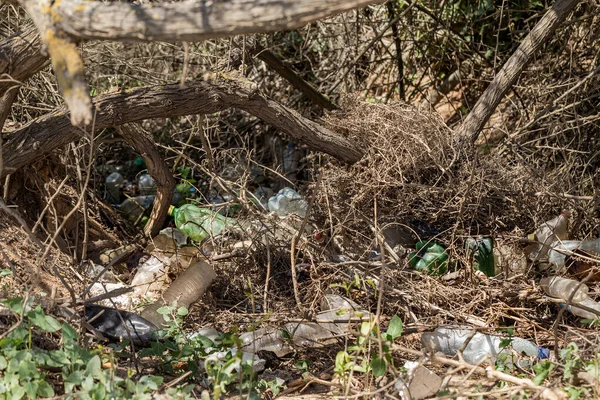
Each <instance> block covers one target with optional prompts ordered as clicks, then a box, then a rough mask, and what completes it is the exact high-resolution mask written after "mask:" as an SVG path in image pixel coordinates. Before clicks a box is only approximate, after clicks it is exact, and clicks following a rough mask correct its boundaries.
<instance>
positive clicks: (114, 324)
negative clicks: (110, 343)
mask: <svg viewBox="0 0 600 400" xmlns="http://www.w3.org/2000/svg"><path fill="white" fill-rule="evenodd" d="M85 316H86V319H87V320H88V322H89V324H90V325H91V326H92V327H93V328H94V329H96V330H97V331H98V332H100V333H102V334H103V335H104V336H106V337H107V338H109V339H112V340H121V339H122V340H128V339H130V338H131V340H132V342H133V344H134V345H137V346H140V345H144V344H147V343H149V342H151V341H153V340H156V339H157V338H158V337H157V334H156V333H157V330H158V329H157V327H156V326H155V325H154V324H152V323H151V322H150V321H147V320H145V319H144V318H142V317H140V316H139V315H137V314H134V313H130V312H127V311H121V310H117V309H115V308H109V307H102V306H97V305H93V304H90V305H86V306H85Z"/></svg>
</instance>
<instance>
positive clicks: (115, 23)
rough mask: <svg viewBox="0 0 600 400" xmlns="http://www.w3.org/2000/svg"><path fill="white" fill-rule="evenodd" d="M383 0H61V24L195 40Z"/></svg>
mask: <svg viewBox="0 0 600 400" xmlns="http://www.w3.org/2000/svg"><path fill="white" fill-rule="evenodd" d="M382 2H383V1H382V0H346V1H332V0H230V1H186V2H172V3H147V4H136V3H130V2H116V1H115V2H101V1H82V0H63V1H60V2H59V1H57V2H55V3H54V4H53V5H52V12H53V13H54V14H55V15H56V16H57V18H56V19H57V21H59V23H58V26H59V27H60V29H61V30H62V31H64V32H67V33H68V34H70V35H72V36H73V37H77V38H82V39H88V40H89V39H100V40H128V41H163V42H181V41H184V42H194V41H200V40H206V39H215V38H222V37H230V36H234V35H243V34H251V33H261V32H273V31H280V30H287V29H295V28H299V27H301V26H304V25H306V24H308V23H310V22H314V21H316V20H319V19H321V18H325V17H328V16H331V15H335V14H339V13H341V12H344V11H349V10H352V9H355V8H359V7H365V6H367V5H369V4H375V3H382Z"/></svg>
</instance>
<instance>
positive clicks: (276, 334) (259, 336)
mask: <svg viewBox="0 0 600 400" xmlns="http://www.w3.org/2000/svg"><path fill="white" fill-rule="evenodd" d="M342 326H344V325H341V324H335V323H314V322H289V323H287V324H285V325H284V326H283V327H269V328H261V329H257V330H255V331H252V332H246V333H243V334H242V335H241V336H240V339H241V340H242V343H243V346H242V350H244V351H247V352H250V353H256V352H258V351H261V350H266V351H272V352H273V353H275V355H277V357H283V356H285V355H286V354H289V353H291V352H293V351H294V347H293V346H296V347H311V348H315V347H322V346H325V345H327V344H331V343H334V342H335V341H336V340H337V338H336V337H337V336H340V335H341V334H342V333H343V332H344V330H343V328H342Z"/></svg>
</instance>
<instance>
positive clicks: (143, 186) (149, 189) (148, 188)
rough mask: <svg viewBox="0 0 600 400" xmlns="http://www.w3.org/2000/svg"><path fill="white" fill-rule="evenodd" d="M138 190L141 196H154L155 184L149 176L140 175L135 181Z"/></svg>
mask: <svg viewBox="0 0 600 400" xmlns="http://www.w3.org/2000/svg"><path fill="white" fill-rule="evenodd" d="M137 183H138V188H139V189H140V194H141V195H142V196H148V195H150V194H156V183H154V179H152V177H151V176H150V174H142V175H140V176H138V179H137Z"/></svg>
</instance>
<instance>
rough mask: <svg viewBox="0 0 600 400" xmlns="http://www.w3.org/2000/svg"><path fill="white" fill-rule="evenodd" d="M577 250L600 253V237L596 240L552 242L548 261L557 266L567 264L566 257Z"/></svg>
mask: <svg viewBox="0 0 600 400" xmlns="http://www.w3.org/2000/svg"><path fill="white" fill-rule="evenodd" d="M575 250H584V251H592V252H594V253H598V254H600V238H598V239H594V240H563V241H560V240H557V241H555V242H553V243H552V245H551V250H550V252H549V253H548V261H549V262H550V263H552V264H554V265H556V266H557V267H562V266H564V265H565V259H566V258H567V256H570V255H571V254H572V253H573V252H574V251H575Z"/></svg>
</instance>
